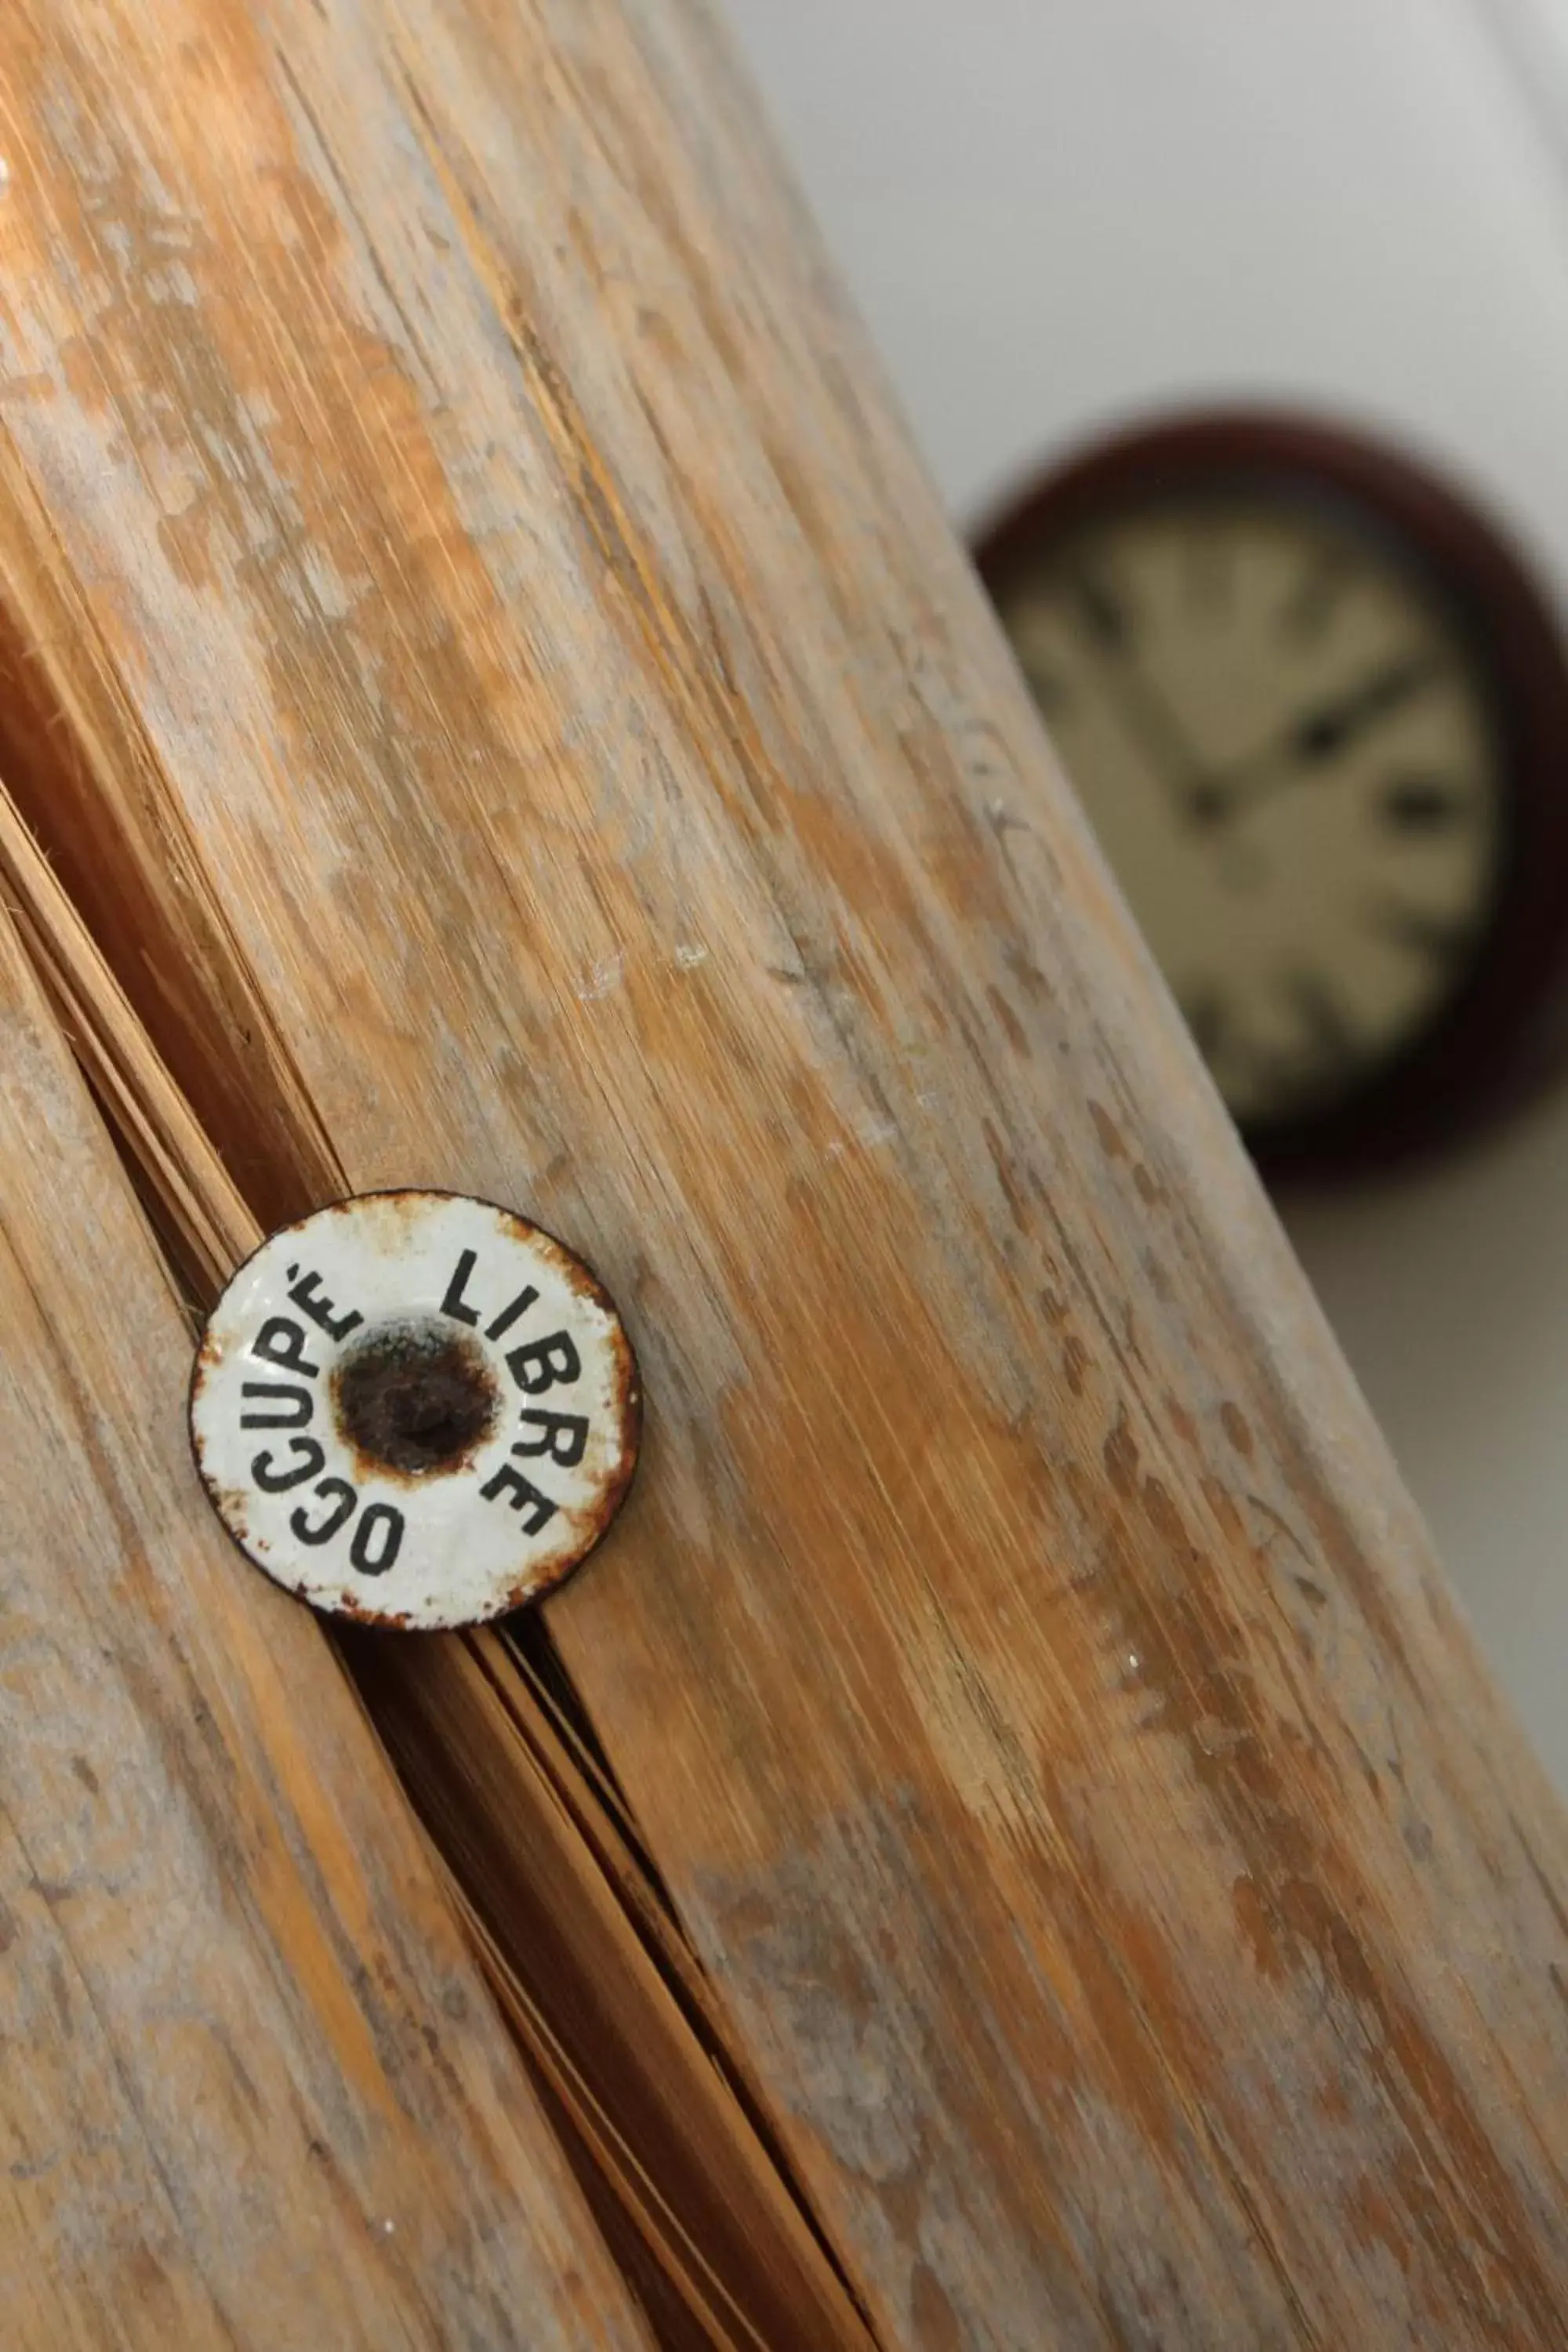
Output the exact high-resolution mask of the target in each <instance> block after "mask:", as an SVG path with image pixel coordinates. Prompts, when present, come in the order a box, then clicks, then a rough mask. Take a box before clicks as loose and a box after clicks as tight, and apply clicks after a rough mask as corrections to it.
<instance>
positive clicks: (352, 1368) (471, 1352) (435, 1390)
mask: <svg viewBox="0 0 1568 2352" xmlns="http://www.w3.org/2000/svg"><path fill="white" fill-rule="evenodd" d="M332 1392H333V1397H334V1400H335V1402H336V1404H337V1412H338V1425H339V1427H340V1428H341V1429H342V1433H343V1435H344V1436H345V1437H346V1438H347V1439H348V1441H349V1443H350V1444H351V1445H354V1446H357V1447H358V1449H359V1451H360V1453H361V1454H364V1455H365V1456H366V1457H367V1459H368V1460H370V1461H372V1462H374V1463H377V1464H380V1465H384V1467H385V1468H387V1469H389V1470H399V1471H402V1472H403V1473H404V1475H405V1476H406V1475H415V1476H417V1475H419V1474H420V1473H421V1472H425V1471H429V1470H456V1469H458V1468H460V1467H461V1466H462V1465H463V1464H464V1463H465V1462H467V1461H468V1458H469V1456H470V1455H471V1454H473V1453H474V1452H475V1450H476V1449H477V1448H478V1447H479V1445H481V1444H483V1443H484V1441H485V1439H486V1438H487V1437H488V1436H489V1433H490V1432H491V1430H492V1429H493V1428H494V1427H495V1424H496V1417H497V1414H498V1413H499V1412H500V1392H499V1391H498V1390H497V1387H496V1383H495V1380H494V1377H493V1376H492V1374H491V1371H490V1369H489V1364H488V1363H487V1362H486V1360H485V1357H484V1353H483V1351H482V1349H480V1348H479V1343H478V1342H477V1340H474V1339H469V1338H468V1335H467V1333H466V1332H461V1331H454V1330H453V1329H452V1327H451V1325H450V1324H449V1323H441V1322H437V1321H436V1320H435V1318H433V1317H431V1318H411V1319H410V1320H409V1321H407V1322H405V1323H383V1324H380V1325H378V1326H377V1328H375V1329H374V1331H367V1332H366V1333H365V1335H364V1337H363V1339H360V1340H359V1341H358V1343H357V1344H356V1345H355V1346H353V1347H352V1348H351V1349H349V1350H348V1352H347V1354H346V1355H344V1356H343V1357H342V1359H341V1360H340V1361H339V1363H338V1365H337V1368H336V1370H334V1371H333V1373H332Z"/></svg>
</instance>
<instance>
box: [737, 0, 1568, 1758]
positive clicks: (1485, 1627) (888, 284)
mask: <svg viewBox="0 0 1568 2352" xmlns="http://www.w3.org/2000/svg"><path fill="white" fill-rule="evenodd" d="M728 14H729V16H730V17H731V22H732V24H733V26H734V27H735V30H736V33H737V35H738V37H740V40H741V42H742V47H743V48H745V49H746V51H747V52H748V53H749V55H750V58H751V60H752V66H753V69H754V70H755V71H756V73H757V75H758V76H759V78H760V79H761V81H762V83H763V89H764V91H765V92H766V94H767V96H768V97H769V99H770V100H771V103H772V106H773V114H774V118H775V121H777V123H778V126H779V128H780V130H781V131H782V133H783V134H784V142H785V144H786V146H788V148H789V149H790V150H791V152H792V153H793V155H794V158H795V164H796V168H797V170H798V172H799V173H800V176H801V177H802V179H803V180H804V182H805V186H806V189H807V192H808V194H810V195H811V197H812V198H813V200H814V202H815V204H816V210H817V214H818V216H819V218H820V220H821V221H822V223H823V226H824V227H825V229H826V233H827V236H828V238H829V241H830V242H831V243H832V245H833V246H834V247H835V249H836V251H837V255H838V257H839V260H840V263H841V265H842V267H843V268H844V270H845V272H846V274H847V278H848V279H849V282H850V284H851V286H852V288H853V289H854V290H855V292H856V294H857V295H858V299H859V302H860V305H861V308H862V310H863V311H864V312H865V314H866V316H867V318H868V320H869V322H870V324H871V327H872V329H873V331H874V332H875V333H876V335H877V336H878V338H879V341H880V344H881V347H882V350H883V352H884V354H885V355H886V358H887V360H888V362H889V365H890V367H891V370H892V373H893V375H894V378H895V381H896V382H897V383H898V385H899V387H900V391H901V393H902V396H903V399H904V402H905V404H906V406H907V408H908V410H909V413H910V418H911V420H912V422H913V425H914V427H915V431H916V433H917V435H918V436H919V437H920V439H921V442H922V443H923V445H924V447H925V449H926V451H927V454H928V456H929V457H930V459H931V465H932V467H933V468H934V470H935V472H936V475H937V478H938V480H939V481H940V483H941V485H942V488H943V490H944V492H945V494H946V496H947V498H948V499H949V501H950V503H951V505H952V509H953V512H954V514H955V516H956V517H957V518H958V520H960V521H961V522H967V521H969V520H973V518H974V517H975V516H976V515H977V514H978V513H979V512H980V511H981V510H983V509H984V506H985V505H986V504H987V502H988V501H989V500H990V499H993V498H994V496H995V495H996V494H997V492H998V491H999V490H1001V489H1002V488H1005V486H1006V485H1007V484H1008V483H1009V482H1010V481H1012V480H1014V479H1016V477H1017V476H1018V474H1019V473H1020V472H1024V471H1026V470H1028V469H1029V468H1030V467H1033V466H1034V465H1036V464H1037V462H1039V461H1040V460H1041V459H1042V458H1044V457H1047V456H1048V455H1050V454H1051V453H1052V452H1054V451H1056V450H1058V449H1059V448H1061V447H1062V446H1066V445H1067V444H1068V442H1070V441H1071V440H1073V439H1075V438H1077V437H1079V436H1081V435H1084V434H1087V433H1090V432H1094V431H1098V430H1099V429H1100V428H1101V427H1102V426H1103V425H1105V424H1107V423H1108V422H1109V421H1110V420H1111V419H1113V418H1117V417H1121V416H1122V415H1128V414H1131V413H1135V412H1137V411H1138V410H1140V409H1142V408H1146V407H1155V406H1162V405H1166V404H1177V403H1186V402H1192V401H1199V400H1208V399H1215V398H1220V397H1238V396H1240V397H1254V396H1261V397H1266V398H1271V399H1276V400H1289V401H1290V402H1292V403H1295V404H1305V405H1308V406H1313V407H1318V408H1324V409H1327V410H1329V411H1331V412H1333V413H1336V414H1338V415H1341V416H1348V417H1350V418H1352V419H1360V420H1361V421H1363V422H1364V423H1366V424H1369V425H1373V427H1375V428H1377V429H1380V430H1381V431H1383V432H1384V433H1389V434H1392V435H1394V436H1395V437H1396V438H1398V439H1400V440H1402V441H1403V442H1404V443H1405V446H1412V447H1415V448H1416V449H1418V450H1421V451H1424V452H1426V454H1427V455H1428V456H1429V457H1433V458H1435V459H1436V461H1437V462H1438V463H1439V464H1440V465H1441V466H1442V467H1444V468H1445V469H1446V470H1447V471H1448V472H1449V473H1450V474H1451V475H1455V476H1457V477H1458V478H1459V479H1460V480H1461V481H1463V482H1466V483H1468V486H1469V488H1471V490H1472V492H1473V493H1474V494H1475V495H1477V496H1478V497H1479V499H1481V500H1482V501H1483V502H1484V503H1485V504H1486V505H1487V506H1488V507H1489V508H1490V509H1491V510H1492V511H1493V512H1494V514H1496V515H1498V516H1499V517H1500V518H1501V519H1502V520H1505V521H1506V522H1508V523H1509V524H1510V526H1511V527H1512V528H1513V530H1514V531H1515V533H1516V535H1517V536H1518V537H1520V538H1521V540H1523V541H1524V542H1525V543H1526V545H1527V546H1528V547H1529V548H1530V550H1531V552H1532V554H1533V556H1534V558H1535V561H1536V562H1537V564H1538V566H1539V567H1540V569H1541V571H1542V573H1543V575H1544V576H1545V577H1546V579H1547V580H1548V582H1549V583H1552V586H1553V587H1554V588H1555V590H1556V592H1557V593H1558V594H1559V597H1560V598H1561V599H1562V600H1563V603H1564V604H1565V606H1568V0H1468V5H1467V0H1179V5H1175V0H728ZM1564 789H1565V790H1568V745H1565V746H1564ZM1289 1222H1290V1223H1291V1227H1292V1230H1293V1232H1294V1234H1295V1237H1296V1241H1297V1244H1298V1246H1299V1247H1300V1251H1301V1254H1302V1256H1303V1258H1304V1259H1305V1262H1306V1264H1307V1266H1308V1268H1309V1271H1310V1273H1311V1275H1312V1276H1313V1277H1314V1279H1315V1280H1316V1282H1317V1284H1318V1286H1319V1288H1320V1290H1321V1294H1322V1297H1323V1298H1324V1300H1325V1302H1326V1304H1327V1306H1328V1308H1329V1311H1330V1313H1331V1316H1332V1317H1333V1318H1334V1321H1335V1323H1336V1325H1337V1327H1338V1328H1339V1330H1340V1333H1341V1335H1342V1339H1343V1341H1344V1344H1345V1346H1346V1349H1347V1350H1348V1351H1349V1354H1350V1356H1351V1359H1352V1363H1353V1364H1354V1365H1355V1367H1356V1369H1357V1370H1358V1372H1359V1373H1360V1375H1361V1378H1362V1380H1363V1383H1364V1385H1365V1387H1366V1389H1367V1391H1368V1393H1369V1394H1370V1396H1371V1398H1372V1401H1373V1405H1374V1406H1375V1408H1376V1409H1377V1411H1378V1412H1379V1414H1380V1416H1381V1418H1382V1420H1383V1423H1384V1427H1385V1429H1386V1430H1387V1431H1388V1433H1389V1435H1390V1437H1391V1439H1392V1441H1393V1443H1394V1448H1395V1450H1396V1452H1397V1453H1398V1454H1399V1457H1400V1460H1401V1462H1402V1464H1403V1465H1404V1468H1405V1475H1406V1476H1407V1477H1408V1479H1409V1481H1410V1483H1411V1486H1412V1487H1413V1488H1414V1490H1415V1494H1416V1496H1418V1498H1419V1499H1420V1501H1421V1502H1422V1504H1423V1505H1424V1507H1425V1508H1426V1513H1427V1515H1428V1517H1429V1518H1430V1520H1431V1522H1432V1525H1433V1528H1434V1531H1435V1533H1436V1538H1437V1542H1438V1546H1439V1549H1441V1551H1442V1552H1443V1555H1444V1557H1445V1559H1446V1560H1447V1564H1448V1566H1449V1568H1450V1570H1451V1571H1452V1573H1453V1575H1454V1577H1455V1580H1456V1581H1457V1582H1458V1585H1459V1587H1460V1589H1461V1591H1462V1592H1463V1593H1464V1595H1465V1597H1466V1600H1467V1601H1468V1606H1469V1608H1470V1611H1471V1614H1472V1616H1473V1617H1474V1619H1475V1621H1476V1622H1477V1625H1478V1627H1479V1631H1480V1633H1481V1636H1482V1639H1483V1641H1484V1642H1485V1643H1486V1644H1487V1646H1488V1648H1489V1651H1490V1653H1491V1655H1492V1657H1493V1659H1494V1661H1495V1663H1496V1664H1497V1666H1498V1669H1499V1671H1500V1674H1501V1675H1502V1676H1503V1678H1504V1680H1505V1681H1506V1683H1507V1684H1508V1685H1509V1686H1510V1689H1511V1691H1512V1693H1513V1695H1514V1697H1515V1701H1516V1703H1517V1704H1518V1706H1520V1707H1521V1711H1522V1712H1523V1714H1524V1715H1525V1717H1526V1719H1527V1720H1528V1721H1529V1723H1530V1725H1531V1728H1532V1730H1533V1732H1534V1734H1535V1737H1536V1739H1537V1741H1538V1743H1539V1745H1540V1746H1541V1748H1542V1752H1543V1753H1544V1754H1545V1755H1546V1757H1547V1759H1548V1761H1549V1762H1550V1763H1551V1765H1552V1768H1553V1769H1554V1770H1555V1771H1556V1772H1557V1773H1558V1775H1559V1777H1560V1778H1561V1779H1562V1780H1563V1782H1564V1783H1565V1784H1568V1705H1565V1704H1564V1702H1563V1696H1562V1694H1563V1685H1564V1661H1565V1654H1568V1535H1565V1530H1568V1087H1565V1088H1564V1089H1563V1092H1562V1093H1561V1094H1559V1096H1558V1097H1555V1098H1554V1099H1553V1100H1552V1101H1551V1102H1550V1103H1548V1104H1546V1105H1544V1106H1543V1107H1542V1108H1540V1109H1539V1110H1537V1111H1536V1112H1534V1113H1532V1114H1531V1116H1530V1117H1529V1118H1527V1119H1525V1120H1524V1121H1523V1122H1522V1123H1521V1124H1520V1125H1518V1126H1517V1127H1515V1128H1514V1129H1511V1130H1510V1131H1509V1132H1508V1133H1507V1134H1506V1135H1505V1136H1504V1137H1502V1138H1500V1139H1499V1140H1497V1141H1496V1142H1495V1143H1493V1144H1491V1145H1489V1146H1488V1147H1486V1148H1485V1149H1484V1150H1479V1151H1475V1152H1473V1153H1472V1154H1471V1155H1470V1156H1469V1157H1468V1158H1466V1159H1464V1160H1460V1161H1457V1162H1450V1163H1448V1164H1447V1165H1445V1166H1443V1167H1441V1168H1436V1169H1434V1170H1433V1171H1431V1172H1430V1173H1428V1174H1426V1175H1424V1176H1422V1177H1420V1178H1419V1179H1418V1180H1405V1181H1401V1182H1400V1183H1399V1184H1398V1185H1397V1186H1388V1187H1384V1189H1381V1190H1376V1191H1372V1192H1362V1193H1360V1194H1359V1195H1357V1196H1354V1197H1345V1198H1342V1199H1338V1200H1336V1201H1335V1202H1333V1203H1332V1204H1328V1203H1325V1202H1314V1203H1312V1204H1310V1205H1306V1204H1298V1205H1297V1206H1295V1207H1294V1208H1293V1209H1292V1210H1291V1211H1290V1213H1289Z"/></svg>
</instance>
